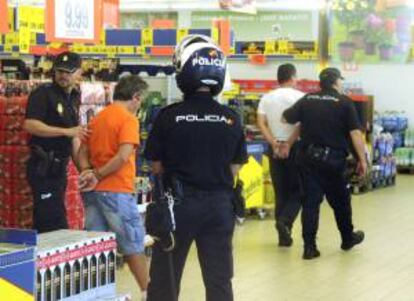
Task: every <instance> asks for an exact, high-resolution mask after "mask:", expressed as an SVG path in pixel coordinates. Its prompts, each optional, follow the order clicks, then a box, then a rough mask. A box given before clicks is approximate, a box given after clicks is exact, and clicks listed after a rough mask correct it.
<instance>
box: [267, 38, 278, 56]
mask: <svg viewBox="0 0 414 301" xmlns="http://www.w3.org/2000/svg"><path fill="white" fill-rule="evenodd" d="M275 53H276V42H275V41H266V42H265V50H264V54H267V55H273V54H275Z"/></svg>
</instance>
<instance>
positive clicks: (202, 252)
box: [148, 189, 235, 301]
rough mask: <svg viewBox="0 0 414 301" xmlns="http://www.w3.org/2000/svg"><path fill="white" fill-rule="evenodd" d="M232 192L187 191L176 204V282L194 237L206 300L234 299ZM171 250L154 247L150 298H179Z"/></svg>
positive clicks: (167, 300)
mask: <svg viewBox="0 0 414 301" xmlns="http://www.w3.org/2000/svg"><path fill="white" fill-rule="evenodd" d="M231 198H232V192H201V191H197V190H192V191H187V189H185V191H184V200H182V201H180V204H178V205H176V206H175V208H174V211H175V218H176V224H177V228H176V233H175V237H176V244H177V245H176V248H175V249H174V250H173V251H172V254H170V255H171V256H172V261H173V274H174V278H175V279H174V280H173V281H174V283H175V288H176V289H177V292H179V289H180V282H181V276H182V273H183V269H184V265H185V262H186V259H187V255H188V252H189V250H190V247H191V245H192V243H193V241H195V243H196V246H197V252H198V260H199V262H200V267H201V271H202V276H203V281H204V285H205V289H206V300H207V301H232V300H233V289H232V282H231V281H232V277H233V255H232V238H233V231H234V222H235V215H234V208H233V205H232V201H231ZM169 269H170V267H169V261H168V254H167V253H166V252H164V251H163V250H162V249H160V248H159V247H158V246H155V247H154V250H153V256H152V261H151V267H150V279H151V281H150V283H149V287H148V301H170V300H178V299H177V298H178V296H174V290H173V288H172V285H171V281H172V279H171V276H170V270H169Z"/></svg>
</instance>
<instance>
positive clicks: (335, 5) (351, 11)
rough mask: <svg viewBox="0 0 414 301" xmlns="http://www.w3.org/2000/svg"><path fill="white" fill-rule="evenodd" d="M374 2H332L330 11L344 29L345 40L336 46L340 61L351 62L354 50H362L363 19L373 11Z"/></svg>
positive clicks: (353, 0) (348, 0) (363, 43)
mask: <svg viewBox="0 0 414 301" xmlns="http://www.w3.org/2000/svg"><path fill="white" fill-rule="evenodd" d="M373 2H374V0H334V1H333V2H332V10H333V11H334V12H335V17H336V19H337V20H338V22H339V23H340V24H342V25H343V26H344V27H345V33H346V40H345V41H343V42H341V43H339V44H338V52H339V56H340V58H341V60H342V61H345V62H348V61H352V60H353V58H354V54H355V49H361V48H364V45H365V41H364V30H363V26H364V24H363V23H364V22H363V20H364V18H365V17H366V16H367V15H368V14H369V12H370V11H371V10H373V5H374V4H373Z"/></svg>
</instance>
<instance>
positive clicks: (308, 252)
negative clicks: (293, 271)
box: [303, 246, 321, 260]
mask: <svg viewBox="0 0 414 301" xmlns="http://www.w3.org/2000/svg"><path fill="white" fill-rule="evenodd" d="M319 256H321V252H319V250H318V249H317V248H316V246H310V247H306V246H305V250H304V252H303V259H305V260H311V259H314V258H317V257H319Z"/></svg>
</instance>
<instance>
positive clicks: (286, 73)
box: [277, 64, 296, 84]
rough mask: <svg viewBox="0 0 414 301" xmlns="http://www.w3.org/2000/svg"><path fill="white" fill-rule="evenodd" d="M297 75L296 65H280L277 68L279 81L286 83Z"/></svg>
mask: <svg viewBox="0 0 414 301" xmlns="http://www.w3.org/2000/svg"><path fill="white" fill-rule="evenodd" d="M295 76H296V67H295V66H294V65H292V64H283V65H280V66H279V68H278V69H277V81H278V82H279V84H284V83H286V82H288V81H290V80H291V79H292V78H293V77H295Z"/></svg>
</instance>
